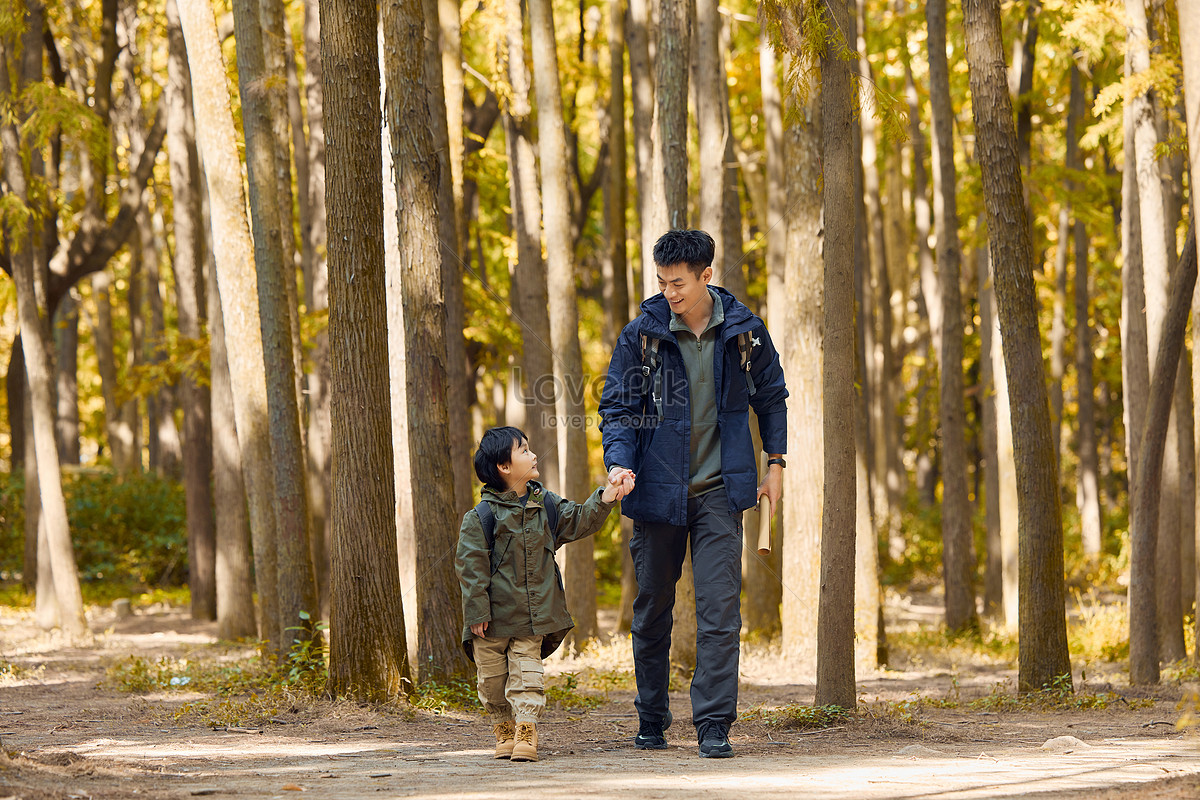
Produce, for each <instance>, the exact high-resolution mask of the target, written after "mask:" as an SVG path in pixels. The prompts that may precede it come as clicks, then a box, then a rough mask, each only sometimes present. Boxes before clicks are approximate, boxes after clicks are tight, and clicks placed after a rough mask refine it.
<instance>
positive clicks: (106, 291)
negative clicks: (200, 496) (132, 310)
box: [91, 269, 135, 474]
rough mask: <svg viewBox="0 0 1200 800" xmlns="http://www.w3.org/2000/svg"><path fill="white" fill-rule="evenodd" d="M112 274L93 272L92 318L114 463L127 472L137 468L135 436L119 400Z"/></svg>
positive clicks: (105, 417) (123, 472)
mask: <svg viewBox="0 0 1200 800" xmlns="http://www.w3.org/2000/svg"><path fill="white" fill-rule="evenodd" d="M111 287H112V275H111V274H110V273H109V271H108V270H107V269H104V270H101V271H100V272H97V273H96V274H95V275H93V276H92V293H93V299H94V301H95V303H96V316H95V318H94V319H92V320H91V323H92V337H93V341H94V342H95V349H96V365H97V371H98V372H99V373H100V390H101V393H102V394H103V396H104V428H105V433H106V434H107V437H108V449H109V454H110V456H111V458H112V463H113V467H114V468H115V469H116V470H117V472H119V473H122V474H125V473H128V472H131V471H134V456H135V449H134V448H135V439H134V435H133V429H132V428H130V427H129V421H128V419H127V418H126V417H125V415H123V414H122V413H121V410H122V407H121V406H120V405H119V404H118V403H117V359H116V354H115V353H114V350H113V325H112V297H111V294H110V292H111Z"/></svg>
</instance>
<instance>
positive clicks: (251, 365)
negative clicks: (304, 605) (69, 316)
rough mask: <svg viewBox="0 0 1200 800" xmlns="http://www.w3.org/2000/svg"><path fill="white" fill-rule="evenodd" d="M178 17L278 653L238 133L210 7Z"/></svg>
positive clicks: (258, 343) (189, 7)
mask: <svg viewBox="0 0 1200 800" xmlns="http://www.w3.org/2000/svg"><path fill="white" fill-rule="evenodd" d="M179 21H180V25H181V27H182V28H183V36H184V40H185V41H186V43H187V52H188V68H189V69H190V71H191V75H192V91H193V95H192V102H193V111H194V113H195V118H196V123H197V124H196V143H197V145H198V149H199V151H200V158H201V161H202V162H203V164H204V173H205V179H206V182H207V186H208V198H209V215H210V220H211V229H212V248H213V256H214V261H215V265H216V277H217V284H218V287H219V295H220V298H221V317H222V320H223V322H224V327H225V333H226V341H230V342H237V346H236V347H232V348H229V349H228V354H229V378H230V384H231V387H232V390H233V398H234V416H235V419H236V424H237V434H238V446H239V449H240V451H241V459H242V472H243V475H244V477H245V481H246V498H247V501H248V502H249V507H250V534H251V538H252V539H253V543H254V548H253V549H254V577H255V585H256V587H257V589H258V602H259V612H260V620H261V626H260V635H261V636H262V638H263V639H265V640H266V641H267V646H268V648H269V649H270V650H272V651H274V652H276V653H278V652H279V651H280V647H281V644H282V638H281V634H282V631H281V628H280V624H279V620H280V616H279V595H278V592H279V589H278V582H277V573H276V570H277V565H276V544H275V508H274V501H273V498H274V497H275V475H274V470H273V468H272V464H271V440H270V428H269V421H268V413H267V383H266V375H265V371H264V368H263V340H262V328H261V327H260V325H259V308H258V302H257V298H258V280H257V277H256V276H255V273H254V271H253V270H250V269H247V268H246V267H247V265H249V264H251V263H253V261H254V246H253V243H252V242H251V239H250V228H249V224H248V221H247V219H246V211H245V209H246V202H245V192H244V191H243V189H242V174H241V173H242V169H241V164H240V161H239V159H238V154H237V149H236V147H237V134H236V131H235V130H234V125H233V113H232V111H231V109H230V105H229V97H230V94H229V88H228V83H227V80H226V77H225V65H224V63H223V62H222V59H221V45H220V42H219V41H218V39H217V25H216V19H215V17H214V16H213V14H212V11H211V9H210V8H209V7H208V6H206V5H204V4H203V3H180V4H179Z"/></svg>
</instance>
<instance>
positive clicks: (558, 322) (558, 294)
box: [529, 0, 599, 652]
mask: <svg viewBox="0 0 1200 800" xmlns="http://www.w3.org/2000/svg"><path fill="white" fill-rule="evenodd" d="M529 22H530V29H531V34H532V36H531V40H532V49H533V69H534V74H535V75H536V76H537V78H536V80H535V81H534V87H535V89H536V91H537V105H538V146H539V151H540V155H541V173H542V215H543V216H542V229H543V232H544V233H545V237H546V256H547V267H548V272H549V279H548V282H547V284H548V285H547V288H548V290H549V295H550V343H551V346H552V347H553V348H554V353H555V359H554V377H555V384H556V385H557V392H556V398H555V401H556V402H555V407H556V410H557V413H556V416H557V418H558V426H557V429H558V431H559V435H558V444H559V453H560V457H559V476H558V484H559V487H560V491H562V492H563V493H564V494H565V495H566V496H567V497H570V498H573V499H576V500H582V499H583V498H585V497H586V496H587V494H588V492H589V490H590V489H591V483H592V482H591V479H590V478H591V476H590V475H589V474H588V454H587V437H586V425H585V423H586V420H587V412H586V410H585V409H584V405H583V387H582V385H578V380H579V378H580V377H581V376H582V375H583V355H582V353H581V351H580V348H579V305H578V303H577V302H576V299H575V254H574V252H573V247H572V243H571V225H570V209H571V202H570V193H569V189H568V185H567V141H566V137H565V134H564V131H565V129H566V127H565V124H564V122H563V112H562V88H561V86H560V84H559V78H558V53H557V51H556V50H555V44H554V14H553V10H552V4H551V2H550V0H530V2H529ZM593 542H594V540H593V539H592V537H590V536H589V537H587V538H584V539H581V540H579V541H577V542H572V543H570V544H568V545H565V546H564V547H563V548H562V549H561V550H560V551H559V556H558V557H559V559H560V563H561V564H562V567H563V583H564V585H565V586H566V592H567V606H568V607H569V608H570V609H571V614H572V615H573V616H574V617H575V628H574V629H573V630H572V631H571V633H570V634H569V636H568V647H569V648H570V649H572V650H573V651H574V652H580V651H582V650H583V647H584V645H585V644H586V643H587V642H588V641H589V640H591V639H594V638H595V637H596V635H597V634H598V633H599V626H598V624H597V621H596V564H595V559H594V557H593V552H594V548H593Z"/></svg>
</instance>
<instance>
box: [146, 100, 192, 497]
mask: <svg viewBox="0 0 1200 800" xmlns="http://www.w3.org/2000/svg"><path fill="white" fill-rule="evenodd" d="M168 113H169V111H168ZM149 194H150V191H149V190H147V191H146V195H147V199H148V196H149ZM156 216H157V224H156V222H155V221H154V220H153V219H152V218H151V215H150V210H149V203H148V202H147V203H144V204H143V205H142V212H141V213H139V214H138V231H137V234H138V235H137V237H136V238H137V239H138V240H140V242H141V245H142V268H143V269H144V270H145V287H144V288H145V290H146V300H147V303H148V305H149V306H150V335H149V337H147V338H148V342H147V345H148V346H146V347H143V348H142V349H143V351H144V352H145V359H146V361H147V363H148V364H151V365H154V364H159V363H161V362H162V360H163V358H164V356H165V349H166V346H167V345H166V325H165V322H164V319H163V293H162V292H163V285H162V284H163V281H162V274H161V272H160V270H159V248H158V243H157V240H156V237H155V235H154V231H155V228H156V227H157V228H159V229H161V228H162V227H163V221H162V215H161V213H159V214H157V215H156ZM175 405H176V403H175V391H174V387H171V386H165V387H162V388H160V389H159V390H158V391H156V392H152V393H151V394H149V395H147V396H146V430H147V431H149V433H150V435H149V436H148V437H147V438H148V439H149V441H148V442H147V445H149V444H150V442H153V443H154V447H153V449H151V448H150V447H149V446H148V447H147V449H148V450H150V454H151V456H152V458H151V460H150V468H151V469H152V470H154V471H155V472H157V473H159V474H161V475H168V476H170V477H172V478H176V479H178V478H179V477H180V476H181V472H180V470H181V467H182V459H183V444H182V443H181V441H180V438H179V428H178V427H177V426H176V425H175Z"/></svg>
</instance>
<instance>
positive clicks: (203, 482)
mask: <svg viewBox="0 0 1200 800" xmlns="http://www.w3.org/2000/svg"><path fill="white" fill-rule="evenodd" d="M166 14H167V37H168V38H167V46H168V61H167V72H168V74H167V86H166V101H167V151H168V155H169V157H170V170H171V196H172V199H173V203H174V213H173V215H172V219H173V222H174V233H175V263H174V273H175V302H176V308H177V309H178V315H179V320H178V326H179V335H180V336H183V337H186V338H188V339H191V340H193V341H197V342H198V341H200V340H201V338H202V337H203V336H204V327H205V322H206V317H207V311H206V307H205V296H204V232H203V226H202V223H201V209H200V195H199V194H198V192H197V190H198V188H199V186H200V164H199V157H198V155H197V153H196V140H195V120H194V119H193V117H192V104H191V77H190V75H189V73H188V68H187V49H186V47H185V45H184V41H183V30H182V29H181V28H180V27H179V10H178V8H177V6H176V2H175V0H167V5H166ZM202 377H207V376H202ZM196 378H197V376H195V375H192V374H187V375H185V376H183V378H181V380H180V384H179V389H180V400H181V405H182V406H183V486H184V496H185V498H186V507H187V531H188V586H189V587H190V589H191V597H192V617H193V618H195V619H217V586H216V528H215V525H216V523H215V520H214V517H213V514H214V511H213V495H212V479H213V444H212V416H211V407H212V402H211V395H210V389H209V386H211V380H197V379H196ZM237 502H238V504H239V505H241V504H242V502H243V501H242V499H241V498H239V499H238V500H237Z"/></svg>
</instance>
